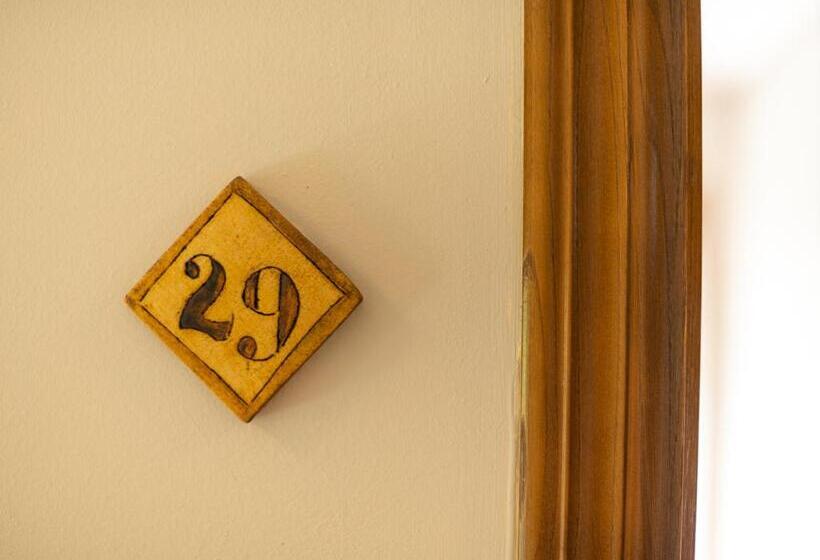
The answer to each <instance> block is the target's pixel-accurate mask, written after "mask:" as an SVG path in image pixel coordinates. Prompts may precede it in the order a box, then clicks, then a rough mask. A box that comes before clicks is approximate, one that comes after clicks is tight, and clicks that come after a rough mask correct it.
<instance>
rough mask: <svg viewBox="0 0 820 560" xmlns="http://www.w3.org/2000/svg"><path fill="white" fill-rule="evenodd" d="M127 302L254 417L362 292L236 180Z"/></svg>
mask: <svg viewBox="0 0 820 560" xmlns="http://www.w3.org/2000/svg"><path fill="white" fill-rule="evenodd" d="M125 299H126V301H127V303H128V305H129V306H130V307H131V308H132V309H133V310H134V312H135V313H136V314H137V315H138V316H139V317H140V319H142V320H143V321H145V323H146V324H147V325H148V326H149V327H151V329H152V330H153V331H154V332H156V333H157V334H158V335H159V336H160V338H161V339H162V340H163V341H164V342H165V343H166V344H167V345H168V347H170V348H171V350H173V351H174V352H175V353H176V354H177V355H178V356H179V357H180V358H181V359H182V360H183V361H184V362H185V363H186V364H188V366H190V367H191V369H193V371H194V372H195V373H196V374H197V375H198V376H199V377H200V378H201V379H202V380H203V381H204V382H205V383H206V384H207V385H208V387H210V388H211V390H212V391H213V392H214V393H216V395H217V396H218V397H219V398H220V399H222V400H223V401H224V402H225V404H227V405H228V407H230V409H231V410H233V411H234V413H236V415H237V416H239V417H240V418H241V419H242V420H244V421H245V422H249V421H250V420H251V419H252V418H253V416H254V415H255V414H256V413H257V412H259V410H260V409H261V408H262V406H264V404H265V403H266V402H267V401H268V399H270V398H271V396H273V394H274V393H275V392H276V391H277V390H278V389H279V388H280V387H281V386H282V385H283V384H284V383H285V381H287V380H288V379H289V378H290V377H291V376H292V375H293V374H294V373H295V372H296V370H297V369H299V367H300V366H301V365H302V364H303V363H305V361H307V359H308V358H310V356H311V354H313V352H314V351H315V350H316V349H317V348H318V347H319V346H320V345H321V344H322V343H323V342H324V341H325V340H326V339H327V337H329V336H330V335H331V334H332V333H333V331H334V330H335V329H336V328H337V327H338V326H339V325H340V324H341V323H342V322H343V321H344V320H345V319H346V318H347V316H348V315H350V313H351V312H352V311H353V309H354V308H355V307H356V306H357V305H358V304H359V303H360V302H361V300H362V296H361V294H360V293H359V290H357V289H356V287H355V286H354V285H353V283H352V282H351V281H350V280H349V279H348V278H347V276H345V275H344V273H342V271H341V270H339V269H338V268H337V267H336V266H335V265H334V264H333V263H331V262H330V260H328V259H327V257H325V256H324V255H323V254H322V253H321V252H320V251H319V250H318V249H317V248H316V247H315V246H314V245H313V244H312V243H311V242H310V241H308V240H307V239H306V238H305V237H304V236H303V235H302V234H301V233H299V231H298V230H297V229H296V228H295V227H293V225H291V224H290V222H288V221H287V220H286V219H285V218H284V217H283V216H282V215H281V214H280V213H279V212H277V211H276V209H274V208H273V207H272V206H271V205H270V204H269V203H268V202H267V201H266V200H265V199H264V198H262V196H261V195H260V194H259V193H258V192H256V191H255V190H254V189H253V187H251V186H250V185H249V184H248V183H247V182H246V181H245V180H244V179H242V178H241V177H237V178H236V179H234V180H233V181H231V183H230V184H229V185H228V186H227V187H225V189H223V191H222V192H221V193H220V194H219V196H217V197H216V199H215V200H214V201H213V202H212V203H211V204H210V205H209V206H208V207H207V208H206V209H205V211H204V212H202V214H200V216H199V217H198V218H197V219H196V220H195V221H194V223H193V224H191V226H190V227H188V229H187V230H185V232H184V233H183V234H182V236H181V237H180V238H179V239H177V240H176V242H174V244H173V245H172V246H171V247H170V248H169V249H168V250H167V251H166V252H165V254H163V255H162V257H160V259H159V260H158V261H157V262H156V263H155V264H154V266H152V267H151V268H150V270H148V272H147V273H146V274H145V276H144V277H143V278H142V279H141V280H140V281H139V282H138V283H137V285H136V286H134V287H133V288H132V289H131V291H130V292H128V294H127V295H126V298H125Z"/></svg>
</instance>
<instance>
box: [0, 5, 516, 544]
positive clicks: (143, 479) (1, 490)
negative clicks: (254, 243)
mask: <svg viewBox="0 0 820 560" xmlns="http://www.w3.org/2000/svg"><path fill="white" fill-rule="evenodd" d="M519 4H520V2H517V1H512V0H510V1H503V0H482V1H478V0H471V1H442V0H433V1H419V0H389V1H384V0H380V1H350V2H331V1H325V2H309V1H305V0H293V1H288V2H216V1H209V2H171V3H169V2H168V1H167V0H166V1H163V2H87V3H81V2H70V3H69V2H31V1H22V0H21V1H17V2H13V1H12V2H9V1H6V2H2V3H0V188H1V189H2V198H0V263H2V264H0V286H2V292H0V317H2V320H3V323H4V326H3V328H2V337H0V557H2V558H4V559H6V558H9V559H35V558H42V559H54V558H61V559H65V558H70V559H75V558H76V559H96V558H101V559H106V560H108V559H118V558H129V559H131V558H150V559H157V558H169V559H181V558H182V559H184V558H220V559H238V558H248V559H251V558H253V559H256V558H287V559H356V560H361V559H370V558H373V559H414V560H417V559H422V560H430V559H446V560H453V559H469V560H477V559H489V560H496V559H499V558H504V557H507V556H509V551H510V550H511V527H512V497H513V493H512V467H513V465H512V461H513V459H512V458H513V453H512V449H513V431H514V430H513V425H512V417H513V410H512V408H513V379H514V374H515V370H516V346H517V341H518V333H519V309H518V306H519V300H520V288H519V284H520V279H519V270H520V230H521V218H520V215H521V208H520V207H521V200H520V198H521V176H520V167H521V161H520V152H521V140H520V136H521V123H520V115H521V65H520V60H521V31H522V30H521V6H520V5H519ZM238 174H242V175H244V176H245V177H246V178H247V179H248V180H249V181H250V182H251V183H253V184H254V185H255V186H256V187H257V188H258V189H259V190H260V191H261V192H262V194H263V195H265V196H266V197H267V198H268V199H269V200H270V201H271V202H272V203H273V204H274V205H276V206H277V207H278V208H279V209H280V210H281V211H283V212H284V213H285V214H286V215H287V216H288V217H289V218H290V219H291V220H292V221H293V222H294V223H295V224H296V225H297V226H298V227H300V228H301V229H302V231H303V232H304V233H305V234H306V235H307V236H308V237H310V238H311V239H312V240H313V241H314V242H316V243H317V245H319V246H320V247H321V248H322V249H323V250H324V251H325V252H326V253H327V254H328V255H329V256H330V257H331V258H332V259H333V260H335V261H336V263H337V264H338V265H339V266H340V267H341V268H342V269H343V270H345V272H347V273H348V274H349V275H350V276H351V278H352V279H353V280H354V281H355V282H356V283H357V284H358V285H359V287H360V288H361V290H362V292H363V293H364V296H365V302H364V304H363V306H362V307H360V308H359V309H358V310H357V311H356V312H355V313H354V315H353V317H352V318H351V319H350V320H349V321H348V322H347V323H346V324H345V325H344V326H343V327H342V328H341V330H340V331H339V332H337V333H336V334H335V335H334V336H333V337H332V338H331V339H330V340H329V341H328V343H327V344H326V345H325V346H324V347H323V348H322V349H321V350H320V351H319V352H318V353H317V355H316V356H314V358H313V359H312V360H311V361H310V362H308V364H307V365H306V366H305V367H304V368H303V369H302V371H301V372H300V373H299V374H298V375H297V376H296V377H295V378H294V379H293V380H292V381H291V383H289V384H288V385H287V386H286V387H285V388H284V389H283V390H282V392H280V393H279V394H278V395H277V396H276V397H274V399H273V400H272V401H271V402H270V403H269V406H268V407H267V408H266V409H265V410H264V411H263V412H262V413H261V414H260V415H259V416H257V418H256V419H255V420H254V421H253V422H252V423H251V424H249V425H245V424H243V423H241V422H239V421H238V420H236V419H235V418H234V417H233V415H232V414H231V413H230V412H229V411H228V410H227V409H226V408H225V407H224V406H223V405H222V404H221V403H220V402H219V401H218V400H217V399H216V398H215V397H214V396H212V395H211V394H210V393H209V392H208V391H207V389H206V388H205V387H204V386H203V385H202V383H200V381H199V380H197V379H196V378H195V376H194V375H193V374H191V373H190V372H189V371H188V370H187V368H186V367H185V366H184V365H183V364H182V363H181V362H180V361H179V360H178V359H177V358H176V357H174V356H173V355H172V354H171V353H170V352H169V351H168V350H167V349H166V348H165V347H164V346H163V345H162V344H161V343H160V342H159V340H158V339H157V338H156V337H155V336H154V335H153V334H152V333H150V332H149V331H148V329H146V328H145V327H144V326H143V325H142V324H141V323H140V322H139V321H138V320H137V319H136V318H135V317H134V316H132V315H131V313H130V312H129V311H128V310H127V308H126V306H125V305H124V304H123V301H122V298H123V295H124V293H125V292H126V290H127V289H128V288H130V286H131V285H132V284H133V283H134V282H135V281H136V280H137V279H138V278H139V277H140V275H141V274H142V273H143V272H144V271H145V270H146V269H147V267H148V266H149V265H150V264H151V263H152V262H153V261H154V259H155V258H157V257H158V256H159V255H160V253H161V252H162V251H163V250H164V249H165V248H166V247H167V246H168V245H169V244H170V243H171V242H172V241H173V240H174V238H175V237H176V236H177V235H178V234H179V233H180V232H181V231H182V229H183V228H184V227H185V226H186V225H187V224H188V222H189V221H190V220H191V219H193V218H194V217H195V216H196V215H197V213H198V212H199V211H200V210H202V208H203V207H204V206H205V204H206V203H207V202H208V201H209V200H210V199H211V198H212V197H213V196H214V195H215V194H216V193H217V192H218V190H219V189H220V188H221V187H222V186H223V185H224V184H225V183H227V181H228V180H230V179H231V178H232V177H233V176H234V175H238Z"/></svg>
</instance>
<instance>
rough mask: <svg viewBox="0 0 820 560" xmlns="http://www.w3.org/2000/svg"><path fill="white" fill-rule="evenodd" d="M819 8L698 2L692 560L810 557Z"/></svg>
mask: <svg viewBox="0 0 820 560" xmlns="http://www.w3.org/2000/svg"><path fill="white" fill-rule="evenodd" d="M819 6H820V3H818V2H817V0H787V1H781V2H763V1H748V0H745V1H744V0H703V2H702V17H703V77H704V81H703V95H704V97H703V119H704V120H703V125H704V129H703V132H704V146H703V149H704V153H703V155H704V160H703V161H704V184H703V190H704V245H703V249H704V255H703V259H704V260H703V266H704V268H703V270H704V276H703V360H702V374H701V375H702V378H701V379H702V380H701V424H700V426H701V438H700V460H699V461H700V463H699V480H698V484H699V489H698V535H697V555H696V556H697V559H698V560H724V559H744V560H752V559H758V558H760V559H766V560H769V559H802V558H818V557H820V552H819V551H818V546H817V543H816V538H815V531H816V527H815V526H816V521H817V519H818V515H817V511H816V504H817V503H818V502H820V485H818V482H817V481H818V473H820V457H819V456H818V452H817V449H818V444H817V443H818V438H817V435H816V432H815V430H816V429H817V428H818V427H819V426H820V402H818V393H819V392H820V366H818V357H817V348H818V347H819V346H820V327H819V326H818V322H820V255H818V251H819V250H820V165H818V155H819V154H818V130H820V121H818V110H817V105H818V102H819V101H820V95H818V94H819V93H820V92H818V82H820V79H819V78H820V48H818V47H819V46H820V44H819V43H820V41H818V38H819V36H820V9H819Z"/></svg>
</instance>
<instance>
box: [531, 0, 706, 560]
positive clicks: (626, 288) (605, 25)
mask: <svg viewBox="0 0 820 560" xmlns="http://www.w3.org/2000/svg"><path fill="white" fill-rule="evenodd" d="M524 36H525V44H524V56H525V63H524V75H525V86H524V90H525V93H524V183H525V185H524V344H523V346H524V348H523V352H522V355H523V363H522V378H521V390H522V400H521V411H522V414H521V439H520V461H519V463H520V473H519V474H520V476H519V482H520V485H519V491H520V492H519V508H518V523H517V526H518V539H517V540H518V551H517V552H518V558H519V560H535V559H539V560H542V559H549V560H552V559H590V560H603V559H616V558H624V559H651V560H654V559H663V560H677V559H691V558H693V556H694V520H695V483H696V467H697V418H698V415H697V412H698V375H699V356H700V253H701V249H700V242H701V241H700V239H701V233H700V227H701V225H700V224H701V160H700V154H701V125H700V111H701V107H700V7H699V2H698V1H697V0H654V1H653V0H597V1H594V2H593V1H589V0H552V1H546V0H540V1H539V0H526V2H525V31H524Z"/></svg>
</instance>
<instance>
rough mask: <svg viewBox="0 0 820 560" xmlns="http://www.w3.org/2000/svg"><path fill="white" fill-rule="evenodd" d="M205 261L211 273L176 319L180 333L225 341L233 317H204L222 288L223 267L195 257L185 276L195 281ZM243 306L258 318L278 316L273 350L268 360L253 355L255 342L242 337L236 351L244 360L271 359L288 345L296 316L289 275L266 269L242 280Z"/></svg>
mask: <svg viewBox="0 0 820 560" xmlns="http://www.w3.org/2000/svg"><path fill="white" fill-rule="evenodd" d="M204 260H207V261H209V262H210V264H211V273H210V274H209V275H208V278H207V280H205V282H203V283H202V285H200V286H199V288H197V289H196V290H195V291H194V293H192V294H191V295H190V296H189V297H188V300H187V301H186V302H185V306H184V307H183V308H182V312H181V313H180V316H179V328H180V329H193V330H196V331H199V332H201V333H204V334H206V335H208V336H209V337H211V338H212V339H213V340H216V341H224V340H227V339H228V337H229V335H230V333H231V329H232V328H233V315H231V317H230V319H229V320H227V321H214V320H211V319H208V318H206V317H205V313H206V312H207V311H208V308H210V307H211V306H212V305H213V304H214V303H215V302H216V300H217V299H219V296H220V294H221V293H222V289H223V288H224V287H225V281H226V279H227V275H226V273H225V269H224V268H223V266H222V265H221V264H220V263H219V261H217V260H216V259H214V258H213V257H211V256H210V255H205V254H197V255H194V256H193V257H191V258H190V259H188V260H187V261H186V262H185V275H186V276H188V278H192V279H196V278H199V275H200V265H199V264H198V262H197V261H199V262H204ZM242 303H243V304H244V305H245V307H247V308H248V309H250V310H251V311H253V312H254V313H256V314H258V315H265V316H277V323H276V326H277V328H276V337H275V343H276V344H275V347H276V350H275V351H274V352H273V353H271V354H270V355H269V356H265V357H258V356H257V355H256V350H257V344H256V339H255V338H253V337H252V336H249V335H245V336H243V337H242V338H240V339H239V342H238V343H237V345H236V350H237V352H239V354H240V355H242V356H243V357H244V358H247V359H248V360H253V361H256V362H263V361H265V360H269V359H271V358H272V357H273V356H274V355H275V354H276V353H277V352H278V351H279V350H280V349H281V348H282V346H284V344H285V342H287V340H288V337H289V336H290V334H291V332H293V328H294V326H296V318H297V317H298V316H299V291H298V290H297V289H296V285H295V284H294V283H293V279H291V277H290V276H288V274H287V273H286V272H285V271H283V270H281V269H279V268H276V267H275V266H266V267H263V268H260V269H259V270H257V271H255V272H253V273H251V274H250V275H249V276H248V277H247V278H246V279H245V288H244V290H243V291H242Z"/></svg>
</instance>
